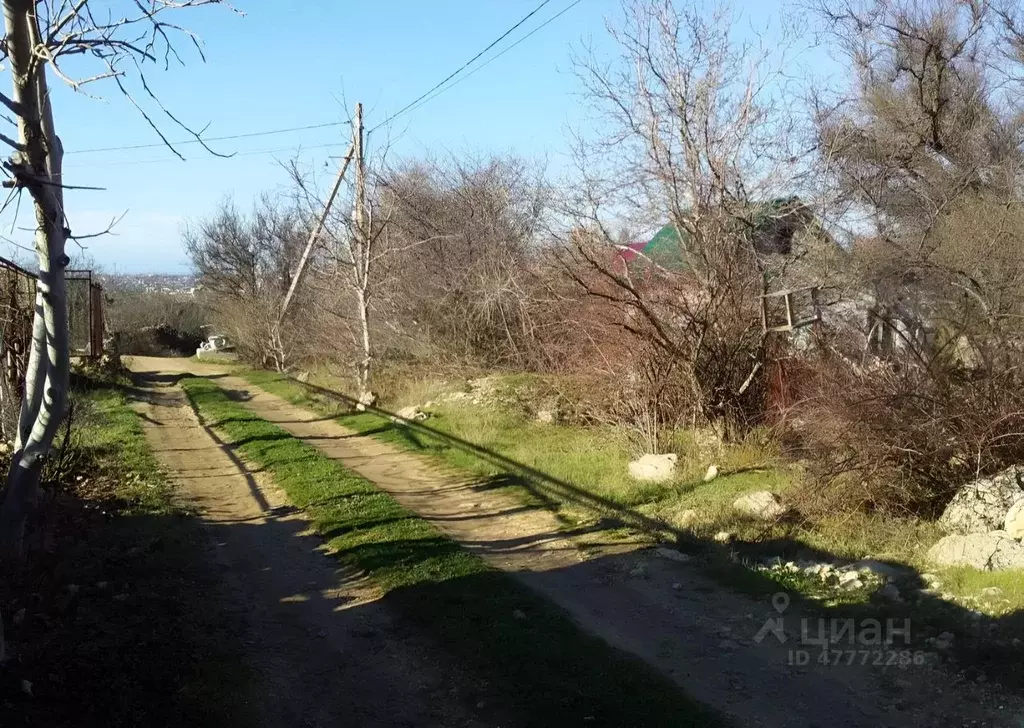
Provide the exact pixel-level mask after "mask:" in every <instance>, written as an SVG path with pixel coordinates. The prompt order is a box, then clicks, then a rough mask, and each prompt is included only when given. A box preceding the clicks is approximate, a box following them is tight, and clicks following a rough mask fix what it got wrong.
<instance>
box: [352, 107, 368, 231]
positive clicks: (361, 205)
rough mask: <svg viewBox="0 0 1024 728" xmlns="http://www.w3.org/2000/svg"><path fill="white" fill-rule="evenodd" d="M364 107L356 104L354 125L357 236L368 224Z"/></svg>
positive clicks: (354, 216)
mask: <svg viewBox="0 0 1024 728" xmlns="http://www.w3.org/2000/svg"><path fill="white" fill-rule="evenodd" d="M364 141H365V139H364V133H363V105H362V104H356V118H355V121H354V122H353V124H352V147H353V149H354V150H355V157H356V199H355V205H354V206H353V208H352V223H353V226H354V227H355V231H356V235H359V236H361V237H362V236H363V234H364V230H363V226H364V225H365V223H366V158H365V156H364V154H363V142H364Z"/></svg>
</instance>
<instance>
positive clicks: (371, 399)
mask: <svg viewBox="0 0 1024 728" xmlns="http://www.w3.org/2000/svg"><path fill="white" fill-rule="evenodd" d="M376 404H377V394H376V393H375V392H363V393H362V394H360V395H359V399H358V400H357V401H356V411H357V412H365V411H366V410H367V408H369V407H373V406H374V405H376Z"/></svg>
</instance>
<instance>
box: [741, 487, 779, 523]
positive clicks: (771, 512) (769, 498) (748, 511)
mask: <svg viewBox="0 0 1024 728" xmlns="http://www.w3.org/2000/svg"><path fill="white" fill-rule="evenodd" d="M732 507H733V508H735V509H736V510H737V511H739V512H740V513H742V514H744V515H747V516H750V517H751V518H756V519H758V520H759V521H773V520H775V519H776V518H778V517H779V516H781V515H782V514H784V513H785V512H786V510H787V508H786V506H784V505H782V503H781V502H780V501H779V497H778V496H777V495H775V494H774V493H772V492H770V491H767V490H758V491H755V492H753V493H747V494H746V495H742V496H740V497H739V498H737V499H736V500H735V501H733V504H732Z"/></svg>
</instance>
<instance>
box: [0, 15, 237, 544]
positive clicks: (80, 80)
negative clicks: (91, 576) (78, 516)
mask: <svg viewBox="0 0 1024 728" xmlns="http://www.w3.org/2000/svg"><path fill="white" fill-rule="evenodd" d="M216 4H223V0H124V1H123V2H113V3H111V2H104V3H96V2H90V0H3V12H4V28H5V34H4V37H3V42H2V44H0V62H2V63H3V67H4V70H8V71H9V72H10V75H11V81H12V93H11V95H10V96H6V95H3V94H0V102H2V103H3V105H4V107H6V109H7V110H8V111H9V112H10V116H7V119H8V121H10V122H11V123H12V125H13V126H16V127H17V132H16V133H15V134H10V135H8V134H3V133H2V132H0V141H2V142H3V143H4V144H6V145H7V146H9V147H10V148H11V149H12V150H13V151H12V153H11V155H10V157H9V158H8V159H6V160H5V161H3V162H2V168H3V170H4V172H5V174H6V179H5V180H4V186H5V187H8V188H10V190H11V192H10V195H9V197H8V203H9V202H10V201H12V200H14V199H16V198H17V197H18V196H20V195H21V194H22V193H23V192H27V193H28V195H29V197H30V198H31V202H32V207H33V210H34V213H35V222H36V234H35V252H36V255H37V257H38V264H39V278H38V284H37V287H36V301H35V313H34V319H33V327H32V341H31V348H30V351H29V360H28V366H27V369H26V374H25V387H24V398H23V400H22V405H21V413H20V416H19V419H18V426H17V432H16V436H15V442H14V455H13V458H12V460H11V469H10V473H9V475H8V478H7V482H6V486H5V487H4V491H3V499H2V501H0V549H2V550H3V552H4V553H5V554H7V555H8V556H12V555H13V556H17V555H20V553H21V550H22V541H23V535H24V531H25V523H26V519H27V518H28V515H29V513H30V512H31V510H32V508H33V506H34V503H35V501H36V497H37V493H38V490H39V481H40V473H41V470H42V465H43V459H44V458H45V457H46V455H47V453H48V452H49V450H50V448H51V445H52V443H53V439H54V435H55V434H56V432H57V429H58V427H59V425H60V421H61V420H62V419H63V417H64V414H65V410H66V406H67V398H68V380H69V371H70V364H69V347H68V310H67V297H66V291H65V281H64V270H65V267H66V266H67V264H68V262H69V258H68V256H67V254H66V252H65V245H66V243H67V241H68V240H69V239H71V238H72V237H73V235H72V232H71V225H70V222H69V220H68V217H67V215H66V214H65V207H64V191H65V190H66V189H69V188H70V187H69V186H68V185H67V184H65V182H64V176H63V174H62V170H61V160H62V157H63V148H62V146H61V142H60V137H59V136H58V134H57V126H56V124H55V122H54V112H53V106H52V101H51V99H52V93H51V89H50V88H48V85H47V75H48V72H50V73H52V74H53V76H55V77H56V78H57V79H59V80H60V82H61V83H63V84H66V85H67V86H70V87H71V88H72V89H73V90H75V91H78V92H82V91H83V89H84V88H85V87H88V88H89V89H91V88H93V87H96V86H98V85H107V86H109V88H110V90H112V91H113V92H114V93H117V94H120V95H121V96H122V97H123V98H124V99H126V100H127V101H128V103H129V104H130V105H131V106H132V107H133V108H134V109H135V110H137V111H138V112H139V113H140V114H141V116H142V118H143V119H144V120H145V121H146V123H148V124H149V126H150V127H152V129H153V130H154V131H155V132H156V133H157V134H158V135H160V138H161V139H162V140H163V141H164V142H165V143H166V144H167V145H168V147H170V148H171V149H172V150H173V149H174V146H173V143H172V142H170V141H169V140H168V139H167V137H166V136H164V134H163V133H162V132H161V120H165V121H166V122H167V123H168V124H171V125H174V126H177V127H180V128H182V129H184V130H185V131H187V132H189V133H190V134H192V135H193V136H194V137H195V139H196V140H198V141H200V142H202V139H201V136H200V133H198V132H193V131H192V130H191V129H189V128H188V127H187V126H185V125H184V124H183V123H182V122H181V121H179V120H178V118H177V117H175V116H174V115H173V114H172V113H171V112H170V111H168V110H167V109H166V108H165V107H164V106H163V105H162V104H161V103H160V101H159V99H158V98H157V97H156V95H155V94H154V93H153V91H152V90H151V86H150V85H149V84H148V83H147V79H146V74H147V72H148V71H149V70H150V69H151V68H161V67H162V68H163V69H166V68H167V67H168V66H169V65H170V63H171V62H175V63H181V62H182V59H181V57H180V56H179V55H178V53H177V52H176V51H175V49H174V44H173V40H174V38H175V37H176V36H177V37H182V38H184V39H185V40H186V41H188V42H189V43H191V44H192V45H194V46H195V48H196V49H197V50H198V51H199V54H200V56H202V50H201V46H200V43H199V39H198V38H197V37H196V36H195V35H193V34H192V33H190V32H189V31H187V30H185V29H184V28H182V27H181V26H179V25H176V24H174V23H173V22H172V21H171V20H170V18H171V17H172V15H173V13H172V11H176V10H182V9H185V8H195V7H199V6H205V5H216ZM204 146H205V144H204ZM175 153H177V152H175ZM179 156H181V155H180V154H179Z"/></svg>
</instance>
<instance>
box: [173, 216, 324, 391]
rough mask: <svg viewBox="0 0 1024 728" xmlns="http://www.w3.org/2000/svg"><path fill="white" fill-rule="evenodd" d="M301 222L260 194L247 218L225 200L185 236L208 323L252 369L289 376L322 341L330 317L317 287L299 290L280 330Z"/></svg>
mask: <svg viewBox="0 0 1024 728" xmlns="http://www.w3.org/2000/svg"><path fill="white" fill-rule="evenodd" d="M304 220H305V218H304V217H303V216H302V215H301V214H300V213H299V212H298V211H297V210H296V209H294V208H293V207H289V206H285V205H282V204H280V203H279V202H277V201H275V200H273V199H271V198H270V197H268V196H263V197H261V198H260V199H259V200H257V202H256V203H255V204H254V205H253V208H252V212H251V213H250V214H248V215H245V214H243V213H241V212H240V211H239V210H238V209H237V208H236V207H235V206H234V205H233V204H232V203H231V201H230V200H226V201H224V202H222V203H221V205H220V206H219V208H218V209H217V210H216V211H215V212H214V213H213V214H212V215H210V216H209V217H207V218H205V219H201V220H198V221H195V222H193V223H191V224H190V226H189V227H188V229H187V230H186V232H185V241H184V242H185V249H186V251H187V252H188V254H189V257H190V258H191V259H192V264H193V267H194V268H195V270H196V273H197V276H198V283H199V285H200V287H201V288H202V296H203V301H204V303H205V304H206V305H207V306H208V307H209V309H210V311H211V319H212V320H211V321H210V323H212V324H213V325H214V326H215V327H216V328H217V329H219V332H220V333H224V334H226V335H227V336H228V338H229V339H230V340H231V341H232V342H233V343H234V344H235V346H236V348H237V350H238V352H239V355H240V356H241V358H242V359H243V360H245V361H247V362H249V363H251V364H255V365H257V366H270V367H273V368H275V369H277V370H278V371H284V370H286V369H288V368H289V367H291V366H293V365H294V364H295V363H296V362H297V361H299V360H300V359H301V358H302V357H304V356H308V355H310V354H312V353H314V352H315V351H316V350H317V349H318V345H320V344H322V343H323V337H322V336H321V334H322V333H323V326H322V324H323V321H322V317H323V316H324V315H326V313H325V310H324V306H321V305H318V304H319V303H322V302H320V301H317V300H316V296H315V295H314V293H315V289H314V288H313V287H309V286H307V287H303V288H302V289H301V291H300V293H299V295H297V297H296V299H295V301H294V302H293V304H292V308H291V310H290V312H289V313H290V316H289V319H288V320H287V321H286V322H285V324H284V325H282V326H279V325H278V320H279V312H280V310H281V303H282V301H283V300H284V296H285V294H286V292H287V290H288V286H289V285H290V284H291V276H292V274H293V271H294V270H295V268H296V266H297V262H298V258H299V256H300V254H301V252H302V248H303V245H304V243H305V240H306V237H307V235H308V230H307V227H306V223H305V221H304Z"/></svg>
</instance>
